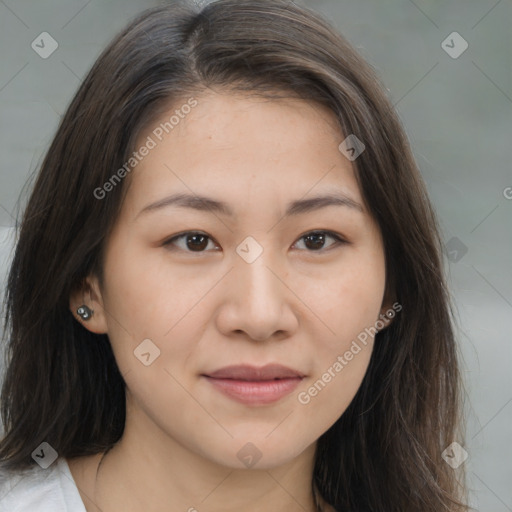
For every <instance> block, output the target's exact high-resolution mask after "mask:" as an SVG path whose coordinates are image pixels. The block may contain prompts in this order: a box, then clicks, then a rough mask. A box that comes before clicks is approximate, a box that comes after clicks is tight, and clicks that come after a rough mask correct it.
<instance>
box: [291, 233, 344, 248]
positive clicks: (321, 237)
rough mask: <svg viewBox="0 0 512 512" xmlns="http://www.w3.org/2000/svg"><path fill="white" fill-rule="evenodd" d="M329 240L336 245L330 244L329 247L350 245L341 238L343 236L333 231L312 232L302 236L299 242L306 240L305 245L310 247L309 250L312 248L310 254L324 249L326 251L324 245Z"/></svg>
mask: <svg viewBox="0 0 512 512" xmlns="http://www.w3.org/2000/svg"><path fill="white" fill-rule="evenodd" d="M327 238H332V239H333V240H334V243H332V244H330V245H329V246H328V247H333V246H338V245H341V244H346V243H348V242H347V241H346V240H344V239H343V238H341V236H339V235H337V234H336V233H333V232H332V231H311V233H306V234H305V235H303V236H301V237H300V238H299V240H305V241H306V243H305V245H306V246H308V244H309V246H308V249H311V248H312V251H309V252H319V251H321V250H322V249H325V247H324V244H325V240H326V239H327Z"/></svg>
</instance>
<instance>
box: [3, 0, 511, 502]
mask: <svg viewBox="0 0 512 512" xmlns="http://www.w3.org/2000/svg"><path fill="white" fill-rule="evenodd" d="M198 1H202V3H207V2H205V0H198ZM159 3H162V2H154V1H148V0H146V1H142V0H109V1H108V2H101V1H99V0H89V1H88V0H80V1H78V0H44V1H41V0H0V48H1V50H0V51H1V62H2V65H1V68H0V152H1V153H2V155H4V156H3V158H2V159H1V161H0V279H1V282H2V286H1V291H2V292H3V290H4V283H5V274H6V271H7V266H8V261H9V258H10V257H11V250H12V245H13V235H14V231H13V226H14V225H15V223H16V220H15V219H16V217H17V216H18V215H19V211H18V208H17V207H16V206H17V202H18V199H19V198H20V199H19V205H20V207H21V208H22V207H23V205H24V203H25V200H26V197H27V191H28V190H29V188H27V187H29V184H27V180H29V179H30V178H31V177H33V174H34V173H35V172H36V171H37V170H38V166H39V165H40V163H41V159H42V157H43V155H44V152H45V150H46V149H47V147H48V145H49V143H50V141H51V139H52V136H53V134H54V131H55V129H56V127H57V124H58V121H59V118H60V116H61V115H62V113H63V112H64V110H65V108H66V106H67V104H68V102H69V101H70V99H71V97H72V95H73V94H74V93H75V91H76V89H77V87H78V85H79V83H80V81H81V80H82V77H83V76H84V75H85V73H86V72H87V71H88V69H89V68H90V66H91V65H92V63H93V62H94V60H95V58H96V57H97V56H98V54H99V53H100V51H101V50H102V49H103V48H104V46H105V45H106V44H107V42H108V41H109V40H110V39H111V38H112V37H113V36H114V35H115V33H116V32H118V31H119V30H120V29H121V28H122V27H123V26H124V25H125V24H126V23H127V22H128V21H129V20H130V19H131V18H132V17H133V16H135V15H136V14H138V13H139V12H140V11H141V10H143V9H145V8H147V7H152V6H153V5H157V4H159ZM297 3H299V4H302V5H307V6H308V7H311V8H313V9H315V10H317V11H318V12H320V13H322V14H324V15H325V16H326V17H327V18H328V19H329V20H331V22H332V23H334V24H335V25H336V26H337V27H338V28H339V29H340V31H341V32H342V33H343V34H344V35H345V36H346V37H347V38H348V39H349V41H350V42H351V43H352V44H353V45H355V46H356V48H357V49H358V50H359V51H360V52H361V53H362V55H363V56H364V57H365V58H366V59H367V60H368V61H369V62H370V63H371V64H372V65H373V66H374V67H375V68H376V69H377V71H378V73H379V75H380V77H381V79H382V81H383V82H384V84H385V86H386V88H387V89H388V94H389V96H390V98H391V99H392V101H393V103H394V104H395V106H396V108H397V110H398V112H399V114H400V117H401V119H402V121H403V124H404V126H405V129H406V131H407V133H408V135H409V138H410V141H411V143H412V146H413V150H414V152H415V155H416V158H417V161H418V163H419V166H420V168H421V170H422V173H423V176H424V178H425V180H426V182H427V185H428V188H429V192H430V196H431V199H432V201H433V203H434V205H435V207H436V209H437V212H438V215H439V218H440V221H441V224H442V230H443V238H444V241H445V249H446V253H445V257H446V261H447V263H448V268H449V276H448V277H449V284H450V287H451V291H452V294H453V299H454V303H455V306H456V313H457V317H458V323H459V326H458V339H459V340H460V347H461V348H460V350H461V354H462V356H463V360H462V362H463V372H464V375H465V379H466V384H465V385H466V392H467V397H466V408H467V418H468V419H467V422H468V433H467V441H466V444H465V445H464V449H465V450H466V451H467V452H468V453H469V457H468V459H467V460H466V462H465V463H464V464H465V465H466V470H467V473H468V476H469V484H470V488H471V504H472V506H473V507H474V508H475V509H476V510H479V511H483V512H506V511H512V486H511V485H510V484H511V482H512V447H511V443H510V438H511V434H512V378H511V371H510V364H511V361H512V344H511V343H510V341H511V336H510V332H511V328H510V321H511V320H512V273H511V272H510V268H511V262H512V230H511V227H510V224H511V222H510V221H511V219H512V169H511V160H512V159H511V157H510V146H511V141H512V139H511V136H512V129H511V128H512V57H511V54H512V30H511V27H512V1H511V0H481V1H476V0H452V1H450V2H434V1H426V0H414V1H412V0H390V1H386V2H383V1H382V0H380V1H379V0H351V1H343V0H310V1H300V0H297ZM43 32H47V33H49V34H50V36H51V38H53V39H54V40H55V41H56V42H57V44H58V48H57V49H56V50H55V51H54V53H52V54H51V55H49V56H47V58H42V56H40V54H41V53H44V52H45V51H46V52H49V51H51V49H52V46H51V45H52V44H53V45H55V43H53V42H52V40H51V39H50V38H49V36H46V35H43V36H40V34H41V33H43ZM454 32H455V34H454ZM41 38H44V41H45V42H44V44H42V43H41V42H40V41H41ZM33 41H35V43H33ZM32 44H34V49H33V47H32V46H31V45H32ZM36 44H38V45H39V46H35V45H36ZM43 46H44V48H43ZM22 192H23V193H22ZM20 194H21V196H20ZM0 359H1V358H0ZM0 363H1V361H0ZM1 370H2V368H1V365H0V372H1ZM0 376H1V373H0ZM454 441H457V440H454Z"/></svg>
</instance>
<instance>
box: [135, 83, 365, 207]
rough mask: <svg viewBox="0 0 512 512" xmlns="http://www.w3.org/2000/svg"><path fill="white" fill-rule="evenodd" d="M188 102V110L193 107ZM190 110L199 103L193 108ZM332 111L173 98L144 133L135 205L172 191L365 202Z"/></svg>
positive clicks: (231, 99)
mask: <svg viewBox="0 0 512 512" xmlns="http://www.w3.org/2000/svg"><path fill="white" fill-rule="evenodd" d="M187 105H188V106H187ZM190 105H194V106H193V107H190ZM343 139H344V136H343V134H342V133H341V130H340V128H339V125H338V123H337V120H336V118H335V116H334V114H333V113H332V112H331V111H330V110H329V109H328V108H327V107H323V106H321V105H319V104H316V103H313V102H306V101H303V100H298V99H278V100H272V99H266V98H261V97H257V96H254V95H240V94H236V95H235V94H233V93H229V92H224V93H219V92H210V93H208V94H202V95H199V96H196V97H194V98H193V101H190V98H183V99H181V100H179V101H175V102H174V103H173V104H172V105H169V108H168V109H166V110H163V111H162V113H161V115H160V116H158V117H157V118H156V119H155V120H154V121H153V122H152V123H150V124H149V125H147V127H146V128H145V130H144V131H143V132H142V133H141V135H140V136H139V138H138V140H137V143H136V148H142V147H143V146H145V145H146V146H148V147H149V146H151V149H150V150H149V151H145V153H146V155H145V156H144V157H142V158H141V160H140V162H138V163H137V165H136V167H135V168H134V170H133V171H132V173H131V180H132V181H133V183H131V186H130V189H129V191H128V194H127V200H128V202H129V203H130V204H131V205H132V206H133V207H134V208H139V209H140V208H141V207H143V206H144V204H143V203H147V202H148V201H152V200H153V201H154V200H158V199H159V198H160V197H163V195H165V194H166V193H172V192H177V191H178V192H187V193H192V194H193V193H197V194H200V195H215V196H217V197H222V198H224V199H225V200H226V201H227V202H231V200H233V201H236V200H237V198H238V201H242V202H243V201H244V200H250V198H251V197H253V198H254V196H257V198H258V200H259V201H274V202H275V201H281V200H282V201H286V200H287V199H286V198H293V199H296V198H298V197H301V196H304V195H305V194H308V193H309V191H311V193H322V192H323V193H325V192H332V191H340V192H343V193H345V194H347V195H350V197H352V198H353V199H354V200H357V201H359V202H362V199H361V194H360V191H359V187H358V185H357V181H356V179H355V174H354V169H353V167H352V165H351V163H350V161H349V160H348V159H347V158H345V156H343V154H342V153H341V152H340V151H339V149H338V146H339V144H340V143H341V142H342V140H343Z"/></svg>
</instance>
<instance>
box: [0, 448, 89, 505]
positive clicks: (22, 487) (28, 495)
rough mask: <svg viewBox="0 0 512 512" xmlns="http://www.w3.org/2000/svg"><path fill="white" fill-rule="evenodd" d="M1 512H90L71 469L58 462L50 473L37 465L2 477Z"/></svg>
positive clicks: (49, 468)
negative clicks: (86, 507) (82, 498)
mask: <svg viewBox="0 0 512 512" xmlns="http://www.w3.org/2000/svg"><path fill="white" fill-rule="evenodd" d="M0 512H86V510H85V507H84V504H83V502H82V500H81V498H80V494H79V492H78V489H77V487H76V484H75V482H74V480H73V477H72V476H71V472H70V470H69V466H68V464H67V462H66V459H64V458H58V459H57V460H56V461H55V462H54V463H53V464H52V465H51V466H50V467H48V468H47V469H43V468H41V467H40V466H39V465H34V467H33V468H30V469H27V470H24V471H12V472H3V473H1V474H0Z"/></svg>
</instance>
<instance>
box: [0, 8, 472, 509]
mask: <svg viewBox="0 0 512 512" xmlns="http://www.w3.org/2000/svg"><path fill="white" fill-rule="evenodd" d="M209 87H217V88H224V89H229V90H231V91H245V92H247V93H249V92H250V93H252V94H259V95H261V96H264V97H267V98H270V99H274V98H277V97H279V95H283V96H288V97H297V98H302V99H304V100H307V101H311V102H316V103H317V104H321V105H324V106H327V107H328V108H329V109H330V110H331V111H332V112H333V113H334V115H335V116H336V118H337V119H338V120H339V125H340V142H341V140H342V138H341V134H344V136H347V135H348V134H355V135H356V136H357V137H358V138H359V139H360V140H361V141H363V142H364V144H365V146H366V150H365V151H364V152H363V153H362V154H361V155H360V156H359V157H358V159H357V161H354V162H353V163H354V166H355V171H356V177H357V181H358V183H359V187H360V189H361V193H362V195H363V199H364V201H365V204H366V205H367V207H368V209H369V211H370V213H371V215H372V216H373V217H374V218H375V219H376V221H377V222H378V225H379V227H380V230H381V233H382V236H383V240H384V250H385V258H386V273H387V274H386V275H387V280H386V295H387V297H392V298H393V299H394V300H396V301H398V302H399V303H400V304H401V305H402V306H403V311H402V312H401V313H400V315H398V316H397V317H396V318H395V319H394V322H393V323H392V324H391V325H390V326H389V327H388V328H387V329H385V330H383V331H381V332H379V333H378V334H377V337H376V340H375V347H374V350H373V353H372V357H371V360H370V364H369V367H368V371H367V373H366V375H365V377H364V380H363V382H362V385H361V387H360V389H359V390H358V392H357V394H356V396H355V398H354V399H353V401H352V402H351V404H350V406H349V407H348V409H347V410H346V412H345V413H344V414H343V415H342V416H341V417H340V418H339V420H338V421H337V422H336V423H335V424H334V425H333V426H332V427H331V428H330V429H329V430H328V431H327V432H326V433H325V434H324V435H322V436H321V437H320V439H319V440H318V447H317V453H316V461H315V468H314V474H313V482H312V484H313V483H314V484H316V486H317V487H318V489H319V492H320V494H321V495H322V496H323V497H324V499H325V500H326V501H327V502H328V503H330V504H331V505H333V506H334V507H335V508H337V509H340V510H348V509H357V510H361V511H363V510H374V511H376V510H385V511H386V512H392V511H404V510H407V511H408V512H420V511H421V512H440V511H462V510H467V507H466V506H464V505H463V504H462V503H460V502H459V501H458V500H459V499H461V500H462V499H464V488H463V484H462V482H463V481H464V478H463V476H464V475H463V472H462V469H461V468H459V469H458V470H457V471H456V472H455V471H454V470H453V469H452V468H451V467H449V466H448V464H446V463H445V462H444V460H443V458H442V456H441V453H442V451H443V450H444V449H445V448H446V447H447V446H448V445H449V444H450V443H451V442H452V441H454V440H457V441H459V442H460V443H461V444H462V443H463V438H462V428H461V426H460V425H461V423H462V422H461V415H460V389H461V388H460V380H459V379H460V377H459V370H458V364H457V349H456V345H455V340H454V333H453V327H452V320H453V319H452V316H453V315H452V312H451V306H450V303H449V295H448V293H447V290H446V285H445V281H444V277H443V274H444V271H443V261H442V250H441V247H442V246H441V241H440V237H439V228H438V224H437V220H436V217H435V214H434V212H433V210H432V207H431V204H430V202H429V200H428V198H427V194H426V190H425V186H424V183H423V181H422V179H421V176H420V174H419V171H418V169H417V167H416V164H415V162H414V159H413V156H412V153H411V150H410V148H409V145H408V142H407V139H406V136H405V135H404V132H403V129H402V127H401V125H400V122H399V120H398V118H397V115H396V113H395V112H394V110H393V107H392V105H391V104H390V102H389V100H388V99H387V98H386V96H385V94H384V92H383V87H382V86H381V85H380V84H379V82H378V80H377V78H376V76H375V73H374V71H373V70H372V68H371V67H370V66H369V65H368V64H367V63H366V62H365V61H364V60H363V59H362V58H361V57H360V56H359V55H358V54H357V53H356V51H355V50H354V49H353V48H352V47H351V46H350V45H349V43H348V42H347V41H346V40H345V39H344V38H343V37H342V36H341V35H339V34H338V33H337V31H336V30H335V29H334V28H333V27H331V26H330V25H329V24H328V23H327V22H326V21H325V20H323V19H322V18H321V17H320V16H318V15H317V14H315V13H313V12H311V11H309V10H307V9H305V8H300V7H298V6H296V5H295V4H293V3H292V2H289V1H284V0H283V1H279V0H272V1H270V0H269V1H267V0H220V1H217V2H214V3H211V4H210V5H208V6H206V7H205V8H204V9H202V10H201V11H200V12H197V9H194V8H192V7H191V6H187V5H185V4H181V3H179V4H173V5H167V6H161V7H157V8H153V9H149V10H147V11H145V12H143V13H142V14H141V15H139V16H138V17H137V19H135V20H134V21H133V22H132V23H131V24H130V25H129V26H128V27H127V28H125V29H124V30H123V31H122V32H121V33H120V34H119V35H118V36H117V37H116V38H115V39H114V40H113V41H112V43H111V44H110V45H109V46H108V47H107V48H106V49H105V50H104V52H103V53H102V54H101V56H100V57H99V58H98V60H97V61H96V63H95V64H94V66H93V67H92V69H91V70H90V72H89V73H88V75H87V77H86V78H85V80H84V81H83V83H82V84H81V86H80V88H79V90H78V92H77V93H76V95H75V97H74V98H73V100H72V102H71V104H70V105H69V107H68V109H67V111H66V113H65V115H64V117H63V118H62V121H61V123H60V126H59V127H58V130H57V133H56V135H55V137H54V139H53V142H52V144H51V146H50V148H49V150H48V153H47V154H46V157H45V159H44V161H43V163H42V167H41V170H40V172H39V174H38V177H37V180H36V183H35V185H34V188H33V191H32V194H31V197H30V200H29V202H28V205H27V207H26V209H25V212H24V215H23V219H22V222H21V226H20V230H19V239H18V242H17V246H16V251H15V255H14V260H13V262H12V267H11V269H10V273H9V277H8V284H7V291H6V318H5V327H6V328H5V332H6V337H7V341H8V346H7V349H8V351H7V354H8V367H7V372H6V376H5V381H4V384H3V388H2V395H1V399H2V404H1V413H2V418H3V422H4V426H5V436H4V437H3V439H2V440H1V441H0V463H1V464H2V466H3V467H4V468H7V469H17V468H19V469H21V468H25V467H28V466H30V465H31V464H33V461H32V459H31V456H30V454H31V452H32V451H33V450H34V449H35V448H36V447H37V446H38V445H39V444H40V443H41V442H43V441H47V442H48V443H50V445H51V446H53V447H54V448H55V450H57V452H58V453H59V455H60V456H63V457H68V458H72V457H75V456H79V455H86V454H94V453H98V452H100V451H104V450H106V449H108V448H109V447H111V446H112V445H113V444H115V443H116V442H117V441H118V440H119V439H120V437H121V435H122V433H123V429H124V422H125V383H124V380H123V378H122V376H121V375H120V373H119V370H118V368H117V365H116V362H115V359H114V356H113V353H112V350H111V347H110V343H109V339H108V337H107V336H106V335H96V334H93V333H91V332H89V331H88V330H86V329H84V328H83V327H82V326H81V325H80V324H79V323H78V322H77V321H76V320H75V319H74V318H73V316H72V314H71V312H70V311H69V308H68V305H69V297H70V294H71V292H72V291H73V290H74V289H77V288H78V287H80V285H81V283H82V282H83V280H84V278H85V277H86V276H88V275H89V274H90V273H96V274H97V275H98V276H99V278H100V282H101V272H102V251H103V249H104V247H105V243H106V241H107V240H108V236H109V233H110V230H111V228H112V226H113V224H114V222H115V221H116V218H117V215H118V213H119V209H120V206H121V204H122V198H123V192H124V193H125V192H126V186H127V185H126V183H125V182H127V181H128V180H124V181H123V183H120V184H119V185H118V186H116V187H114V188H113V190H112V191H111V192H110V193H109V195H108V198H106V199H104V200H98V199H97V198H96V197H95V195H94V190H95V189H97V187H99V186H101V185H102V184H103V183H105V182H107V181H108V180H109V179H110V178H111V176H112V174H113V172H114V170H116V169H119V168H120V167H121V166H122V165H123V163H124V162H126V161H127V160H128V158H129V155H130V154H131V153H132V152H133V150H134V144H135V140H136V139H137V136H138V134H140V133H141V130H142V129H143V127H145V126H147V125H148V123H149V122H150V121H151V120H152V119H154V118H155V116H156V115H157V114H158V113H159V111H160V109H161V107H162V106H163V105H164V104H165V105H168V104H169V103H170V102H173V101H176V100H177V99H178V98H183V97H186V96H187V95H189V96H190V95H192V94H200V93H201V91H204V90H205V89H206V88H209Z"/></svg>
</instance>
